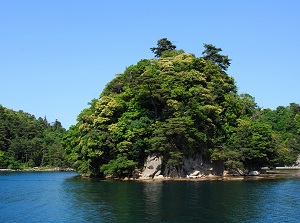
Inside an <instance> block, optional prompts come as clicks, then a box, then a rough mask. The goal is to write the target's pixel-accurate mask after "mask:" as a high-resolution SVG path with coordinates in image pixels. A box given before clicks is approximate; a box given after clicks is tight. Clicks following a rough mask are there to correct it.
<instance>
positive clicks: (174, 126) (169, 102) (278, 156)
mask: <svg viewBox="0 0 300 223" xmlns="http://www.w3.org/2000/svg"><path fill="white" fill-rule="evenodd" d="M175 48H176V47H175V46H174V45H172V43H171V42H170V41H168V40H167V39H166V38H164V39H161V40H159V41H158V47H154V48H151V50H152V51H153V52H154V53H155V55H156V57H157V59H149V60H147V59H143V60H141V61H139V62H138V63H137V64H136V65H131V66H129V67H127V68H126V70H125V71H124V73H121V74H118V75H117V76H116V77H115V78H114V79H113V80H112V81H111V82H109V83H108V84H107V85H106V87H105V89H104V90H103V92H102V93H101V95H100V97H99V98H98V99H94V100H92V101H91V103H90V107H89V108H86V109H84V110H83V111H82V112H81V113H80V114H79V115H78V118H77V121H78V122H77V124H76V125H74V126H72V127H71V128H70V129H69V131H68V133H67V134H66V135H65V136H64V140H63V146H64V148H65V150H66V153H67V155H68V159H69V162H71V163H72V164H73V166H74V167H75V168H76V169H77V171H78V172H79V173H81V174H85V175H88V176H104V175H112V176H118V177H124V176H130V175H132V172H133V171H134V170H135V169H136V168H143V165H144V161H145V160H146V158H147V156H148V155H149V154H153V153H155V154H158V155H160V156H162V157H163V166H164V167H166V168H167V167H169V166H172V167H179V166H181V165H182V159H183V158H186V157H191V156H196V155H201V156H202V157H203V159H204V161H207V162H209V161H211V160H223V161H224V163H225V165H226V166H227V167H228V168H229V169H254V168H260V167H261V166H264V165H275V164H279V163H284V162H287V161H290V160H292V158H291V157H287V154H289V152H291V151H292V153H293V154H296V153H297V152H296V151H298V150H299V145H298V144H297V142H299V140H298V141H295V140H294V139H296V138H295V137H296V134H298V135H299V130H300V124H299V123H300V121H299V120H300V118H299V115H300V114H299V108H298V107H297V105H296V104H294V105H293V106H292V107H291V109H290V110H291V112H290V113H288V114H293V115H287V114H286V113H287V111H281V112H283V114H286V115H284V117H286V118H285V119H284V120H289V121H284V120H282V122H286V123H289V125H283V124H282V123H276V121H275V120H278V118H277V116H276V115H275V116H274V114H273V113H272V112H271V111H262V110H261V109H260V108H259V107H257V105H256V103H255V100H254V98H253V97H252V96H251V95H249V94H241V95H238V94H237V87H236V85H235V82H234V79H233V78H232V77H230V76H229V75H228V74H227V73H226V72H225V71H226V69H227V68H228V66H229V65H230V59H228V57H227V56H223V55H220V54H219V52H220V51H221V49H220V48H216V47H214V46H213V45H211V44H206V45H205V48H206V49H205V51H204V52H203V55H204V56H203V57H199V58H197V57H195V55H193V54H188V53H184V52H183V51H176V50H175ZM266 114H268V115H267V116H266ZM273 116H274V118H273ZM291 120H293V122H291ZM282 129H286V136H285V137H284V139H285V140H286V142H285V143H284V144H282V139H281V137H279V136H280V134H277V132H276V131H279V130H282ZM0 131H1V129H0ZM291 133H292V134H291ZM3 143H6V142H3ZM298 153H299V151H298Z"/></svg>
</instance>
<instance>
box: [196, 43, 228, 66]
mask: <svg viewBox="0 0 300 223" xmlns="http://www.w3.org/2000/svg"><path fill="white" fill-rule="evenodd" d="M204 48H205V50H204V51H203V52H202V54H203V58H204V59H205V60H210V61H213V62H214V63H216V64H217V65H219V66H220V67H221V68H222V69H223V70H227V69H228V67H229V66H230V61H231V59H229V58H228V56H224V55H221V54H220V53H219V52H221V51H222V49H221V48H217V47H215V46H214V45H212V44H204Z"/></svg>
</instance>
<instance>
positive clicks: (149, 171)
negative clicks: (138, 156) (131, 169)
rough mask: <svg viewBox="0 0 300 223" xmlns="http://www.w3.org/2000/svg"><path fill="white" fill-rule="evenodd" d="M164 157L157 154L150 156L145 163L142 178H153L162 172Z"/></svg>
mask: <svg viewBox="0 0 300 223" xmlns="http://www.w3.org/2000/svg"><path fill="white" fill-rule="evenodd" d="M161 168H162V158H161V157H158V156H156V155H152V156H148V158H147V160H146V162H145V164H144V171H143V172H142V178H153V177H154V176H158V175H160V174H161Z"/></svg>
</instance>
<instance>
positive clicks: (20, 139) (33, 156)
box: [0, 105, 68, 169]
mask: <svg viewBox="0 0 300 223" xmlns="http://www.w3.org/2000/svg"><path fill="white" fill-rule="evenodd" d="M65 132H66V130H65V129H64V128H63V127H62V125H61V123H60V122H59V121H58V120H55V122H53V123H49V122H48V120H47V119H46V117H45V118H38V119H36V118H35V117H34V116H33V115H31V114H29V113H26V112H24V111H17V112H16V111H13V110H11V109H8V108H5V107H3V106H1V105H0V168H11V169H22V168H31V167H66V166H67V165H68V164H67V162H66V159H65V154H64V149H63V147H62V144H61V140H62V137H63V135H64V134H65Z"/></svg>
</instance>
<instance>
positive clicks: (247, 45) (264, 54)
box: [0, 0, 300, 128]
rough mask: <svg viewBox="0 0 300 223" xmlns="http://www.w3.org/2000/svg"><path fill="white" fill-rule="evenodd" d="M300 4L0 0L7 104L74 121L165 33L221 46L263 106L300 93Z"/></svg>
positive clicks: (291, 0)
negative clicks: (109, 83) (118, 75)
mask: <svg viewBox="0 0 300 223" xmlns="http://www.w3.org/2000/svg"><path fill="white" fill-rule="evenodd" d="M299 12H300V1H298V0H285V1H283V0H263V1H262V0H251V1H241V0H228V1H224V0H210V1H208V0H206V1H204V0H191V1H190V0H186V1H179V0H178V1H176V0H172V1H171V0H166V1H161V0H160V1H159V0H152V1H138V0H136V1H133V0H132V1H130V0H128V1H121V0H120V1H115V0H112V1H100V0H99V1H98V0H89V1H82V0H81V1H79V0H44V1H41V0H26V1H25V0H13V1H11V0H1V1H0V104H2V105H3V106H5V107H7V108H10V109H13V110H23V111H25V112H28V113H31V114H33V115H35V116H36V117H44V116H46V117H47V119H48V121H50V122H53V121H55V119H58V120H59V121H60V122H61V123H62V125H63V126H64V127H65V128H68V127H69V126H70V125H73V124H75V123H76V117H77V115H78V114H79V113H80V112H81V111H82V110H83V109H84V108H86V107H88V104H87V103H88V102H90V101H91V100H92V99H93V98H98V97H99V95H100V93H101V92H102V90H103V88H104V87H105V85H106V83H107V82H109V81H110V80H112V79H113V78H114V77H115V74H117V73H122V72H123V71H124V70H125V68H126V67H127V66H129V65H131V64H135V63H136V62H138V61H139V60H140V59H145V58H153V56H154V55H153V54H152V52H151V51H150V49H149V48H151V47H154V46H156V43H157V40H158V39H160V38H163V37H166V38H168V39H169V40H170V41H172V42H173V43H174V44H175V45H176V46H177V49H183V50H185V52H188V53H194V54H195V55H196V56H201V52H202V51H203V43H211V44H213V45H215V46H217V47H220V48H222V49H223V52H222V53H223V54H224V55H228V56H229V57H230V58H231V59H232V64H231V67H230V68H229V70H228V73H229V75H231V76H233V77H234V78H235V81H236V84H237V86H238V89H239V93H249V94H251V95H252V96H253V97H255V100H256V102H257V104H258V105H259V106H260V107H263V108H271V109H275V108H276V107H277V106H280V105H283V106H288V105H289V103H291V102H295V103H300V54H299V53H300V13H299Z"/></svg>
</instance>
